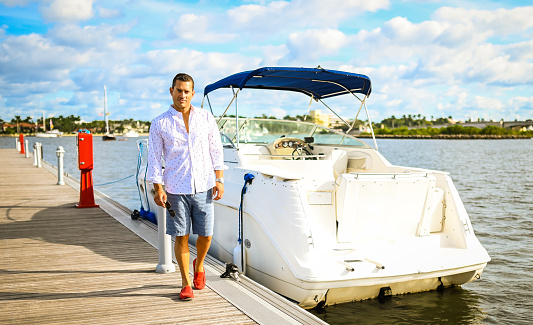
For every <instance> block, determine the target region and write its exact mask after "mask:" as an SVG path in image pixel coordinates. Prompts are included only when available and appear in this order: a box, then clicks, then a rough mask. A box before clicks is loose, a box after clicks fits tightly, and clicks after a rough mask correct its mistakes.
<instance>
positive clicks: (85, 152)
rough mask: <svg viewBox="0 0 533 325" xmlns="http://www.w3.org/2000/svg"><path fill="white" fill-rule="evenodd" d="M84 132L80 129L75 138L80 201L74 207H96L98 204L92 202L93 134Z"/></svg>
mask: <svg viewBox="0 0 533 325" xmlns="http://www.w3.org/2000/svg"><path fill="white" fill-rule="evenodd" d="M85 132H86V133H85ZM85 132H82V130H80V132H79V133H78V136H77V138H76V144H77V145H78V168H79V169H80V171H81V176H80V203H79V204H76V208H97V207H98V206H99V205H98V204H96V203H95V202H94V190H93V135H92V134H90V133H89V131H85Z"/></svg>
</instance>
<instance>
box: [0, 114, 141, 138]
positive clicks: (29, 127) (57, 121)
mask: <svg viewBox="0 0 533 325" xmlns="http://www.w3.org/2000/svg"><path fill="white" fill-rule="evenodd" d="M50 121H52V123H51V124H52V126H53V128H54V129H57V130H59V131H61V132H63V133H76V132H77V131H78V130H79V129H87V130H90V131H91V132H92V133H104V132H105V121H103V120H95V121H92V122H81V118H80V117H79V116H74V115H69V116H66V117H64V116H63V115H59V116H58V117H51V118H47V119H46V125H45V127H46V130H50ZM108 122H109V128H110V131H113V132H119V133H122V132H123V131H124V130H125V129H127V128H133V129H143V130H146V131H147V130H148V128H149V127H150V122H148V121H137V120H134V119H131V118H130V119H125V120H109V121H108ZM17 127H18V129H17ZM18 132H22V133H27V134H33V133H36V132H44V129H43V119H42V117H41V118H38V119H36V120H33V118H32V117H31V116H26V118H24V119H23V118H22V117H21V116H20V115H15V117H14V118H12V119H11V120H10V121H4V120H3V119H1V118H0V134H16V133H18Z"/></svg>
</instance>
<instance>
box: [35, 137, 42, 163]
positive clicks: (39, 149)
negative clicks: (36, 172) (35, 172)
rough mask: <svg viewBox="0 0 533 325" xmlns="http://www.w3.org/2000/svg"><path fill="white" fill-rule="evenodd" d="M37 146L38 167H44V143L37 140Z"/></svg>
mask: <svg viewBox="0 0 533 325" xmlns="http://www.w3.org/2000/svg"><path fill="white" fill-rule="evenodd" d="M35 146H36V148H35V151H36V152H37V155H36V156H37V168H41V167H43V165H41V158H42V157H41V153H42V147H43V145H42V143H40V142H36V143H35Z"/></svg>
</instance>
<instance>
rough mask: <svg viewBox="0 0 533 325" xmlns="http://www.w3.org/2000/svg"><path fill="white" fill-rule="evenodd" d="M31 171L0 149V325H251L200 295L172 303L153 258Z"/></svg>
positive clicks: (212, 297) (176, 280)
mask: <svg viewBox="0 0 533 325" xmlns="http://www.w3.org/2000/svg"><path fill="white" fill-rule="evenodd" d="M32 163H33V159H27V158H24V155H21V154H19V153H18V152H17V151H16V150H14V149H0V257H1V258H0V324H161V323H166V324H214V323H216V324H255V322H254V321H253V320H252V319H251V318H250V317H248V316H247V315H245V314H244V313H242V312H241V311H240V310H239V309H238V308H236V307H235V306H233V305H232V304H231V303H229V302H228V301H226V300H225V299H223V298H222V297H220V296H219V295H218V294H217V293H216V292H214V291H213V290H211V289H210V288H208V287H207V288H205V289H204V290H201V291H197V290H195V292H194V293H195V298H196V299H195V300H194V301H191V302H182V301H180V299H179V298H178V294H179V290H180V289H181V283H180V282H181V281H180V277H179V273H171V274H157V273H155V272H154V267H155V265H157V263H158V254H157V250H156V249H155V248H153V247H152V246H151V245H149V244H147V243H146V242H145V241H144V240H142V239H141V238H139V237H138V236H137V235H135V234H134V233H133V232H131V231H130V230H128V229H127V228H126V227H124V226H122V225H121V224H120V223H119V222H117V221H116V220H115V219H113V218H110V217H109V215H107V214H106V213H105V212H104V211H102V210H101V209H99V208H91V209H76V208H75V207H74V205H75V204H76V203H77V202H78V201H79V194H78V192H77V191H75V190H74V189H72V188H71V187H69V186H66V185H65V186H58V185H56V182H57V178H56V177H54V175H52V174H51V173H50V172H48V171H47V170H44V169H43V168H36V167H35V166H32Z"/></svg>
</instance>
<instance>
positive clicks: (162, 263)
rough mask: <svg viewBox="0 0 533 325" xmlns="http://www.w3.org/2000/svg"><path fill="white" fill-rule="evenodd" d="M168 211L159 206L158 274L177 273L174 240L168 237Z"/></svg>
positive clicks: (156, 269)
mask: <svg viewBox="0 0 533 325" xmlns="http://www.w3.org/2000/svg"><path fill="white" fill-rule="evenodd" d="M166 216H167V210H166V209H165V208H164V207H161V206H159V205H158V206H157V234H158V238H159V240H158V249H159V264H157V266H156V268H155V271H156V272H157V273H171V272H176V266H175V265H174V263H172V238H171V237H170V235H167V223H166Z"/></svg>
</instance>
